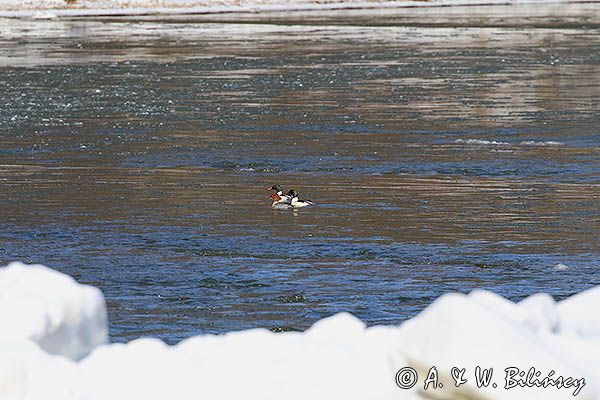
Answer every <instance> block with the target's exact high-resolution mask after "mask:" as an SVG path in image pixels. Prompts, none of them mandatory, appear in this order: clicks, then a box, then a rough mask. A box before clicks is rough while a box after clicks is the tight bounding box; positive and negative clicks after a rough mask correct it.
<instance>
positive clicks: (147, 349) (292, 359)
mask: <svg viewBox="0 0 600 400" xmlns="http://www.w3.org/2000/svg"><path fill="white" fill-rule="evenodd" d="M599 303H600V287H596V288H594V289H591V290H588V291H586V292H582V293H580V294H578V295H575V296H573V297H571V298H568V299H566V300H564V301H561V302H559V303H556V302H555V301H554V300H553V299H552V298H551V297H550V296H548V295H545V294H537V295H533V296H531V297H529V298H527V299H525V300H524V301H522V302H520V303H518V304H515V303H512V302H510V301H508V300H506V299H504V298H502V297H500V296H498V295H495V294H493V293H491V292H486V291H475V292H472V293H471V294H469V295H462V294H448V295H445V296H442V297H440V298H439V299H437V300H436V301H435V302H433V303H432V304H431V305H430V306H429V307H427V308H426V309H425V310H424V311H423V312H422V313H421V314H420V315H418V316H417V317H415V318H413V319H411V320H409V321H407V322H405V323H404V324H402V325H400V326H390V327H388V326H385V327H384V326H376V327H371V328H366V327H365V325H364V324H363V323H362V322H361V321H360V320H358V319H356V318H355V317H353V316H351V315H349V314H345V313H342V314H338V315H335V316H333V317H330V318H326V319H324V320H321V321H319V322H317V323H316V324H315V325H314V326H313V327H311V328H310V329H308V330H307V331H306V332H302V333H298V332H288V333H277V334H276V333H272V332H270V331H267V330H264V329H253V330H248V331H242V332H233V333H228V334H225V335H201V336H196V337H192V338H190V339H187V340H184V341H182V342H180V343H179V344H177V345H176V346H167V345H166V344H164V343H163V342H161V341H159V340H156V339H138V340H134V341H132V342H130V343H127V344H108V343H107V327H106V309H105V304H104V299H103V297H102V295H101V293H100V292H99V291H98V290H97V289H95V288H92V287H89V286H85V285H80V284H78V283H76V282H75V281H74V280H73V279H71V278H70V277H68V276H65V275H63V274H60V273H58V272H56V271H53V270H51V269H48V268H46V267H43V266H25V265H23V264H18V263H13V264H11V265H9V266H7V267H4V268H0V320H1V321H2V329H0V399H132V398H140V399H159V398H160V399H165V398H173V399H199V398H209V399H232V398H244V399H307V398H314V399H321V398H344V399H361V400H363V399H420V398H439V399H528V400H530V399H570V398H578V399H600V313H598V312H597V310H596V309H595V306H596V305H597V304H599ZM86 354H87V355H86ZM433 366H435V367H436V368H435V372H433V370H432V367H433ZM477 366H479V367H481V368H485V369H489V368H494V373H493V379H492V380H491V382H490V383H489V385H487V386H486V385H481V387H478V385H477V383H476V379H475V371H476V368H477ZM409 367H410V368H413V369H414V371H415V372H416V373H417V374H418V381H417V383H416V385H414V386H413V387H411V388H407V389H401V388H400V387H399V386H398V385H397V384H396V380H398V381H399V384H401V385H406V386H411V385H410V384H411V377H412V376H414V375H411V373H410V372H409V373H408V374H404V373H402V374H398V375H397V372H398V371H400V370H401V369H403V368H404V370H403V371H409V370H406V368H409ZM453 367H457V369H455V370H453ZM462 368H464V369H465V370H464V374H462V375H461V373H460V370H461V369H462ZM511 368H513V369H511ZM516 368H518V369H519V370H518V371H522V372H523V377H522V379H521V380H519V375H518V374H517V373H516V371H517V370H516ZM531 368H535V369H534V370H533V371H534V372H533V373H532V374H533V375H531V376H527V375H526V373H527V372H528V371H530V370H531ZM551 371H553V372H551ZM535 372H539V375H536V374H535ZM435 373H437V383H442V384H443V387H440V385H438V387H437V388H436V389H434V388H433V386H432V385H431V384H430V386H429V388H428V389H427V391H424V390H423V388H424V381H425V379H426V378H427V377H429V378H431V379H432V382H433V377H434V376H435ZM511 374H512V375H511ZM461 376H462V377H463V378H464V379H466V382H465V383H463V384H462V385H460V386H459V387H456V385H455V382H457V381H461V382H462V379H460V377H461ZM546 377H550V378H548V379H547V380H546V381H545V382H546V383H548V382H550V383H549V386H548V387H546V388H542V387H536V386H535V385H534V383H535V382H536V381H535V379H538V382H542V379H544V378H546ZM561 377H562V381H561V382H562V383H564V385H565V386H566V387H562V388H558V387H557V386H556V382H558V380H559V378H561ZM492 382H493V383H495V384H496V385H497V387H493V385H492ZM511 384H514V385H515V387H511V388H505V386H506V385H509V386H510V385H511ZM521 384H522V385H524V386H528V385H532V386H533V387H521V386H520V385H521ZM574 394H576V396H575V397H574Z"/></svg>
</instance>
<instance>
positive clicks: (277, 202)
mask: <svg viewBox="0 0 600 400" xmlns="http://www.w3.org/2000/svg"><path fill="white" fill-rule="evenodd" d="M269 197H271V199H272V200H273V204H271V208H272V209H274V210H291V209H292V208H294V207H292V205H291V204H290V202H291V196H281V195H280V194H279V193H277V194H272V195H271V196H269Z"/></svg>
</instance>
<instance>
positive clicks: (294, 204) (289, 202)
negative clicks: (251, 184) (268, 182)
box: [268, 185, 315, 210]
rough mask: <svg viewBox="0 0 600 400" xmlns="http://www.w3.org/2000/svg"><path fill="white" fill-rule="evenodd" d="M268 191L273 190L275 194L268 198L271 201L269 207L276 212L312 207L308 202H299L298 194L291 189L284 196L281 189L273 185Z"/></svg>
mask: <svg viewBox="0 0 600 400" xmlns="http://www.w3.org/2000/svg"><path fill="white" fill-rule="evenodd" d="M268 190H275V193H274V194H272V195H270V196H269V197H270V198H271V199H272V200H273V204H271V207H272V208H274V209H276V210H291V209H294V208H300V207H307V206H312V205H314V204H315V203H313V202H312V201H310V200H300V199H299V198H298V193H297V192H296V191H295V190H294V189H291V190H290V191H289V192H287V193H286V194H283V189H282V188H281V186H279V185H273V186H271V187H270V188H268Z"/></svg>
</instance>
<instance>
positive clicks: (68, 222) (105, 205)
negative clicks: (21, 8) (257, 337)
mask: <svg viewBox="0 0 600 400" xmlns="http://www.w3.org/2000/svg"><path fill="white" fill-rule="evenodd" d="M27 23H30V22H27ZM11 24H12V25H10V26H11V31H10V34H6V32H4V33H5V35H4V36H2V38H0V60H1V61H2V62H1V64H0V65H1V66H0V120H1V121H2V124H1V125H0V202H1V205H2V207H1V208H0V210H1V214H0V262H1V263H2V264H6V263H8V262H10V261H13V260H20V261H24V262H29V263H43V264H45V265H48V266H50V267H52V268H55V269H58V270H60V271H63V272H65V273H68V274H70V275H72V276H74V277H75V278H76V279H77V280H79V281H81V282H85V283H89V284H92V285H95V286H98V287H100V288H101V289H102V291H103V292H104V294H105V296H106V300H107V303H108V309H109V318H110V329H111V335H112V339H113V340H115V341H124V340H129V339H132V338H135V337H138V336H144V335H152V336H157V337H160V338H161V339H164V340H166V341H167V342H170V343H173V342H176V341H178V340H180V339H182V338H185V337H188V336H190V335H193V334H198V333H202V332H225V331H230V330H239V329H245V328H250V327H266V328H269V329H273V330H276V331H280V330H289V329H305V328H306V327H308V326H310V325H311V324H312V323H314V322H315V321H316V320H317V319H320V318H322V317H325V316H328V315H331V314H333V313H336V312H340V311H349V312H351V313H354V314H355V315H357V316H358V317H360V318H361V319H363V320H365V321H366V322H367V323H369V324H397V323H399V322H401V321H403V320H405V319H406V318H409V317H411V316H413V315H415V314H416V313H417V312H419V311H420V310H421V309H423V307H425V306H426V305H427V304H429V303H430V302H431V301H432V300H433V299H435V298H436V297H438V296H439V295H441V294H443V293H445V292H448V291H461V292H467V291H469V290H471V289H473V288H486V289H491V290H493V291H495V292H497V293H500V294H502V295H504V296H506V297H508V298H510V299H512V300H519V299H521V298H523V297H524V296H526V295H529V294H532V293H535V292H539V291H544V292H548V293H551V294H552V295H554V296H555V297H556V298H557V299H560V298H564V297H565V296H568V295H570V294H573V293H576V292H579V291H581V290H583V289H585V288H588V287H591V286H594V285H598V284H600V275H599V274H598V271H599V267H600V250H599V246H598V245H599V241H598V238H599V237H600V211H599V210H600V200H599V199H600V133H599V127H600V124H599V122H600V116H599V115H598V110H599V109H600V107H599V106H600V102H599V100H598V99H599V98H600V51H599V50H600V35H599V33H600V32H599V31H598V29H597V28H596V27H594V26H591V27H590V26H586V25H585V24H582V25H581V26H578V25H577V24H575V26H570V27H567V28H553V29H547V28H540V27H538V28H536V27H527V26H525V27H523V26H517V27H504V28H501V27H487V28H486V27H477V28H475V27H471V28H470V27H447V26H446V27H430V28H425V27H421V28H419V27H402V26H389V27H364V26H363V27H361V26H354V27H352V26H337V27H335V26H285V25H250V26H246V25H219V24H191V23H170V24H162V23H156V22H147V23H121V22H110V23H108V22H107V23H101V22H81V21H67V22H40V24H41V25H39V26H38V27H39V30H36V29H33V30H29V28H28V27H27V24H25V22H18V21H12V22H11ZM7 26H8V25H7ZM40 32H41V33H40ZM16 39H18V40H16ZM274 183H280V184H282V185H284V186H285V187H286V188H291V187H293V188H295V189H296V190H298V191H300V192H301V193H302V194H303V195H304V196H306V197H308V198H311V199H312V200H314V201H315V202H317V203H318V206H317V207H314V208H309V209H303V210H299V211H297V212H277V211H273V210H271V209H270V203H269V200H268V194H269V193H268V192H267V191H266V190H265V187H267V186H270V185H272V184H274Z"/></svg>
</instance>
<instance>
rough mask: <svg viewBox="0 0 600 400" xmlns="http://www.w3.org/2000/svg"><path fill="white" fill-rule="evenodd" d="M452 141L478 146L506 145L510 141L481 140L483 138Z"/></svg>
mask: <svg viewBox="0 0 600 400" xmlns="http://www.w3.org/2000/svg"><path fill="white" fill-rule="evenodd" d="M454 143H458V144H472V145H480V146H490V145H492V146H506V145H509V144H510V143H508V142H498V141H496V140H483V139H456V140H455V141H454Z"/></svg>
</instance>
